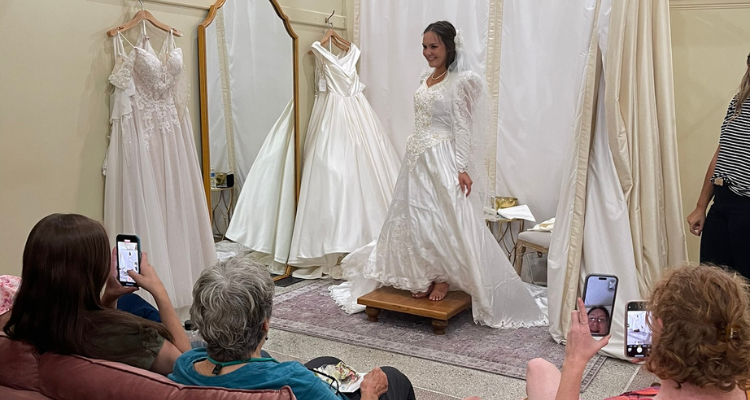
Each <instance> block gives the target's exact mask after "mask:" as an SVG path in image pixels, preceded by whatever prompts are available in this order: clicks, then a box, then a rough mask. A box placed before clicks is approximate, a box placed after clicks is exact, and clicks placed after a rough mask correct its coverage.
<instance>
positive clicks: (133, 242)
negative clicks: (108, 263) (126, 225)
mask: <svg viewBox="0 0 750 400" xmlns="http://www.w3.org/2000/svg"><path fill="white" fill-rule="evenodd" d="M115 247H116V249H117V254H116V255H117V280H118V282H120V284H121V285H123V286H138V285H137V284H136V283H135V281H134V280H133V279H132V278H131V277H130V276H129V275H127V272H126V270H127V269H132V270H134V271H135V272H136V273H140V271H141V239H140V238H139V237H138V236H137V235H126V234H119V235H117V237H116V238H115ZM124 247H128V248H127V249H125V248H124ZM126 251H127V253H125V252H126ZM122 263H125V264H128V265H129V267H125V268H126V269H124V268H123V265H121V264H122Z"/></svg>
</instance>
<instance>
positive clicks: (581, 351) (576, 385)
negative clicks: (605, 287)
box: [555, 298, 610, 400]
mask: <svg viewBox="0 0 750 400" xmlns="http://www.w3.org/2000/svg"><path fill="white" fill-rule="evenodd" d="M609 338H610V336H609V335H607V336H606V337H604V338H603V339H601V340H596V339H594V338H593V337H592V336H591V331H590V330H589V323H588V315H587V314H586V306H585V305H584V304H583V300H581V299H580V298H579V299H578V310H577V311H573V312H571V313H570V328H568V342H567V344H566V345H565V359H564V360H563V367H562V376H561V378H560V386H559V387H558V388H557V395H556V396H555V400H578V399H579V398H580V392H581V379H582V378H583V371H584V369H586V364H587V363H588V362H589V360H590V359H591V357H593V356H594V355H595V354H596V353H597V352H598V351H599V350H601V349H602V348H603V347H604V346H606V345H607V343H609Z"/></svg>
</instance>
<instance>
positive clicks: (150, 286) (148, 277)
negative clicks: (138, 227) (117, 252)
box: [128, 252, 166, 297]
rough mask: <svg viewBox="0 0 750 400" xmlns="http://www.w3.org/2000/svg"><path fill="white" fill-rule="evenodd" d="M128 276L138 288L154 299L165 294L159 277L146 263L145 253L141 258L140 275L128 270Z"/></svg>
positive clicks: (146, 255) (146, 256)
mask: <svg viewBox="0 0 750 400" xmlns="http://www.w3.org/2000/svg"><path fill="white" fill-rule="evenodd" d="M128 275H129V276H130V277H131V278H132V279H133V281H135V283H136V284H137V285H138V286H140V287H141V288H143V289H146V290H147V291H148V292H149V293H151V295H153V296H154V297H156V295H157V294H160V293H162V292H163V293H164V294H166V290H165V289H164V284H163V283H162V282H161V279H159V275H157V274H156V271H155V270H154V267H153V266H152V265H151V264H149V262H148V254H147V253H145V252H144V253H143V255H142V256H141V267H140V273H137V272H135V271H133V270H130V271H128Z"/></svg>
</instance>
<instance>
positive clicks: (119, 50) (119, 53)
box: [112, 32, 134, 58]
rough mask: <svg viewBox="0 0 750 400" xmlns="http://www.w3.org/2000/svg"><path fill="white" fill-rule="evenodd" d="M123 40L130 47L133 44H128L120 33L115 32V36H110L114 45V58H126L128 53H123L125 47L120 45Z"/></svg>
mask: <svg viewBox="0 0 750 400" xmlns="http://www.w3.org/2000/svg"><path fill="white" fill-rule="evenodd" d="M123 39H125V41H126V42H128V44H129V45H130V46H133V44H132V43H130V41H129V40H128V38H126V37H125V36H123V35H122V32H117V35H115V36H112V44H113V45H114V53H115V58H116V57H127V56H128V53H127V52H126V51H125V45H124V44H123V43H122V40H123ZM133 47H134V46H133Z"/></svg>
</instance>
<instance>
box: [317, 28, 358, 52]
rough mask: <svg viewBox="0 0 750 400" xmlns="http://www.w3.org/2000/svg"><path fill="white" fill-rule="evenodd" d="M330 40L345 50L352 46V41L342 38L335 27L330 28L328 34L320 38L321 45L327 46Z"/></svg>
mask: <svg viewBox="0 0 750 400" xmlns="http://www.w3.org/2000/svg"><path fill="white" fill-rule="evenodd" d="M329 40H332V43H333V44H334V46H336V47H338V48H339V49H341V50H344V51H349V48H350V47H352V44H351V42H349V41H348V40H346V39H344V38H342V37H341V36H340V35H339V34H338V33H336V31H334V30H333V29H328V31H327V32H326V34H325V35H323V37H322V38H321V39H320V45H321V46H325V45H326V44H328V41H329Z"/></svg>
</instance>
